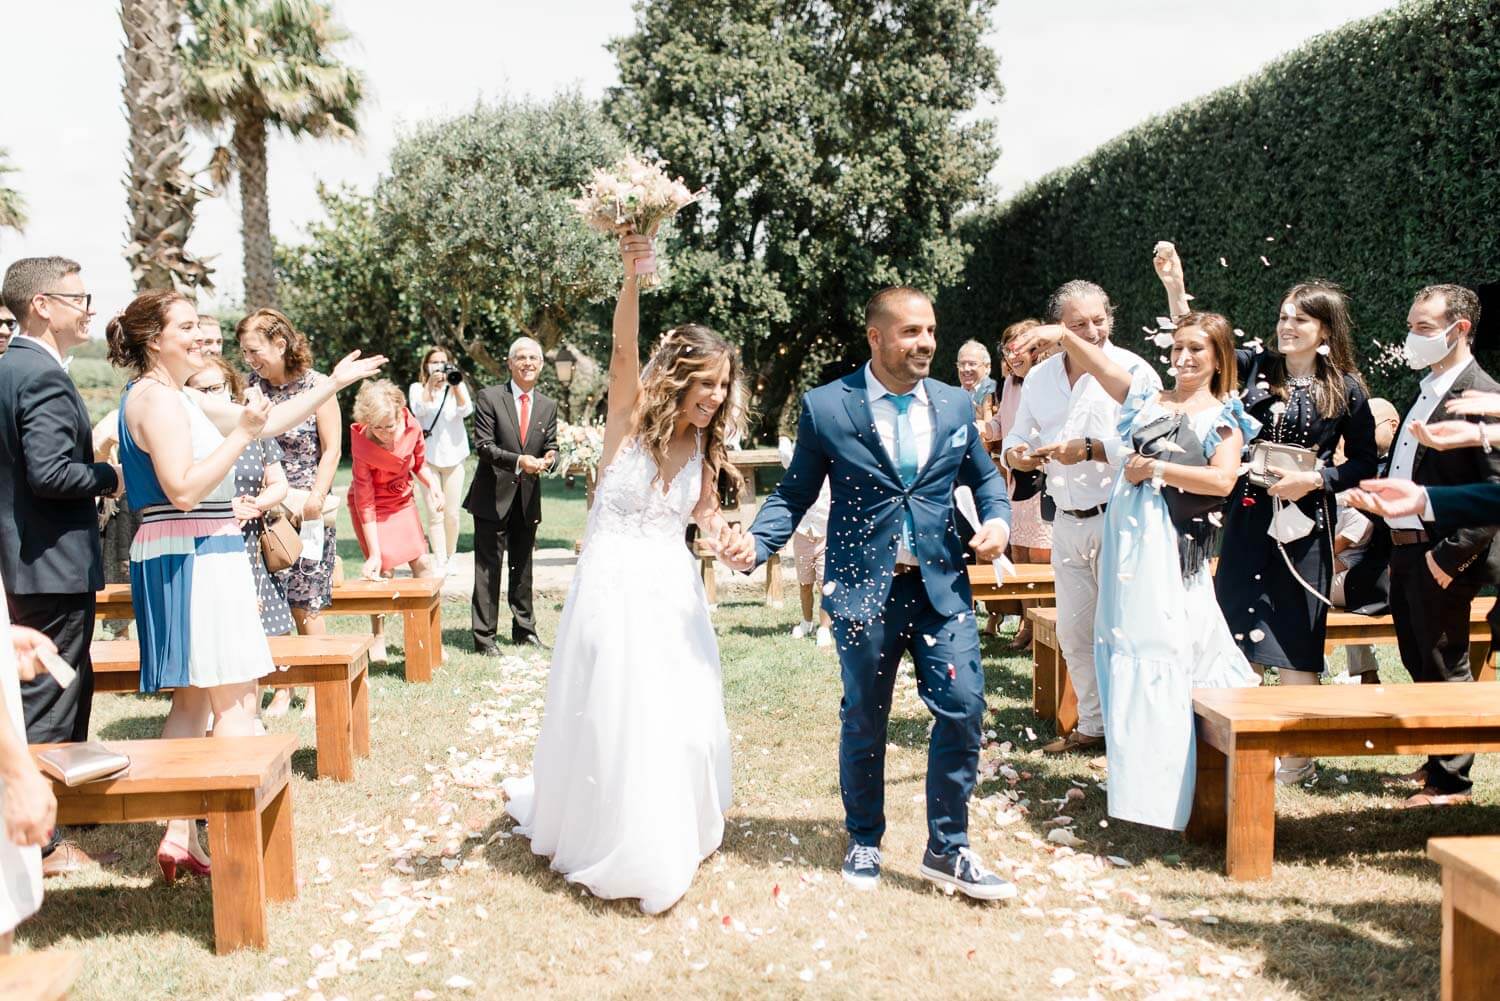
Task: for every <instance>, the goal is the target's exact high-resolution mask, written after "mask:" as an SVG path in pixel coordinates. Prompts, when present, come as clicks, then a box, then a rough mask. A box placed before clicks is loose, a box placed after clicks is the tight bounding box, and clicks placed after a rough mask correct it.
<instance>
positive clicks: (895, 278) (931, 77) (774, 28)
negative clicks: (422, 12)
mask: <svg viewBox="0 0 1500 1001" xmlns="http://www.w3.org/2000/svg"><path fill="white" fill-rule="evenodd" d="M993 5H994V0H879V2H875V3H871V2H868V0H794V2H790V3H788V2H786V0H649V2H640V3H638V4H637V6H636V30H635V33H634V34H632V35H630V36H628V37H625V38H622V39H618V40H616V41H615V42H614V43H613V44H612V50H613V52H614V53H615V56H616V58H617V60H618V62H619V68H620V80H621V83H620V86H619V87H617V88H614V89H613V90H611V91H610V93H609V96H608V99H607V101H606V108H607V110H608V111H609V113H610V116H611V118H613V119H614V121H615V122H616V123H617V124H618V125H619V127H620V128H621V130H622V131H623V132H624V134H625V137H626V139H627V140H628V141H629V142H630V143H631V144H632V145H633V146H634V147H635V148H644V149H645V150H646V151H649V152H652V153H655V154H656V155H658V156H660V157H662V158H664V159H666V160H667V161H669V162H670V164H671V169H672V170H673V171H674V172H675V173H681V174H682V175H683V177H684V179H685V180H686V181H687V183H688V184H689V186H691V187H693V188H697V187H699V186H703V187H706V188H707V189H708V194H709V198H708V199H707V201H706V202H705V203H703V204H701V205H700V206H695V207H692V208H689V209H688V210H686V211H685V212H684V213H683V215H682V216H681V217H679V225H678V233H679V237H678V240H677V243H678V244H679V245H680V246H678V247H675V248H670V249H669V251H668V256H669V259H670V261H671V263H672V264H674V265H676V270H677V274H676V278H675V280H674V281H672V282H671V283H670V284H669V285H668V286H667V287H665V288H664V289H663V290H662V292H661V293H659V294H658V295H656V296H653V297H650V298H649V299H648V301H647V303H646V305H645V306H644V308H645V310H646V321H645V322H653V321H654V322H656V323H658V324H660V325H661V326H667V325H670V323H672V322H678V321H680V320H684V319H688V318H691V319H695V320H701V321H703V322H706V323H709V324H710V325H712V326H714V327H715V328H716V329H718V330H720V331H721V332H723V333H725V334H726V335H727V336H729V337H731V338H732V339H734V340H736V341H737V342H738V343H739V344H740V347H741V350H742V353H743V356H744V360H745V364H746V371H747V373H748V375H749V377H750V379H751V381H752V383H753V388H754V389H755V390H756V392H757V393H758V395H759V401H758V404H759V410H760V411H761V413H762V415H763V419H764V420H765V422H766V424H768V425H773V424H774V423H775V422H776V420H777V418H778V417H779V414H780V411H781V409H782V408H783V406H784V405H785V404H786V402H787V401H788V399H789V397H790V396H791V394H792V393H793V391H794V390H795V389H796V388H797V387H798V385H799V383H800V382H801V380H802V379H803V378H807V377H810V375H811V374H812V373H815V372H816V371H817V369H818V367H819V366H820V365H821V364H822V363H823V362H826V361H828V360H831V359H833V358H839V357H845V356H858V353H859V352H860V351H862V350H863V348H862V345H863V343H864V335H863V320H862V309H863V305H864V301H865V300H866V299H867V298H868V297H869V296H870V294H871V293H873V292H874V291H875V290H877V289H878V288H880V287H882V286H885V285H890V284H896V283H905V284H911V285H915V286H918V287H920V288H924V289H928V290H930V291H931V292H933V293H936V291H937V289H938V288H939V287H941V286H943V285H946V284H949V283H950V282H951V281H952V280H953V279H954V278H955V277H956V276H957V275H958V274H959V273H960V271H961V269H962V268H963V265H964V261H965V256H966V253H967V248H966V247H965V245H964V244H963V242H962V240H961V239H960V238H959V236H958V234H957V232H956V229H955V225H954V220H955V216H956V215H957V214H958V212H959V211H960V210H961V209H963V208H965V207H967V206H969V205H971V204H973V203H974V202H976V201H978V200H980V199H981V198H982V197H983V196H984V194H985V191H986V189H985V181H984V178H985V175H986V174H987V173H988V171H989V169H990V167H991V166H992V165H993V163H994V161H995V157H996V149H995V146H994V142H993V138H992V132H993V130H992V127H991V125H990V123H988V122H983V121H979V122H976V121H972V120H971V119H972V114H971V113H972V112H973V110H974V107H975V105H976V102H977V101H978V100H979V99H980V98H981V97H983V96H996V95H998V92H999V81H998V77H997V75H996V58H995V55H994V53H993V52H992V51H991V50H990V49H989V48H988V47H987V46H986V45H985V44H984V40H983V36H984V32H985V30H986V28H987V26H988V23H989V13H990V11H991V9H992V7H993Z"/></svg>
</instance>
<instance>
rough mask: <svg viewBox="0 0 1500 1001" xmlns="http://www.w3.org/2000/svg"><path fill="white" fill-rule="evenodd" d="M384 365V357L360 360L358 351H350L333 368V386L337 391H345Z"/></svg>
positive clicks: (377, 356) (372, 356)
mask: <svg viewBox="0 0 1500 1001" xmlns="http://www.w3.org/2000/svg"><path fill="white" fill-rule="evenodd" d="M384 364H385V355H371V356H370V357H368V358H361V357H360V356H359V351H358V350H355V351H350V352H349V353H348V354H346V355H344V357H343V358H341V359H340V360H339V363H338V364H337V365H335V366H334V367H333V374H332V379H333V384H334V385H335V386H336V387H338V388H339V389H345V388H347V387H349V386H352V385H354V384H355V383H356V382H358V381H360V380H361V379H368V378H370V377H371V376H372V375H375V374H376V373H378V372H379V371H380V367H381V366H382V365H384Z"/></svg>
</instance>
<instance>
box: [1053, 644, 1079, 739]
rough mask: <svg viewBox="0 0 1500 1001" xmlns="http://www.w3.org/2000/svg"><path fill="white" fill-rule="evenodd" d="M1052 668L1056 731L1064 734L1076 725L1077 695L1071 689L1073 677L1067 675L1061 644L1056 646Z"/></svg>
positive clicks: (1066, 661)
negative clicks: (1054, 678)
mask: <svg viewBox="0 0 1500 1001" xmlns="http://www.w3.org/2000/svg"><path fill="white" fill-rule="evenodd" d="M1056 665H1057V666H1056V667H1055V668H1054V669H1053V671H1054V674H1055V676H1056V678H1057V680H1056V681H1054V682H1053V684H1054V686H1055V688H1054V690H1055V691H1056V692H1057V713H1056V716H1055V718H1056V720H1057V732H1058V734H1059V735H1063V736H1066V735H1067V734H1070V733H1072V732H1073V728H1074V727H1076V726H1077V725H1078V695H1077V693H1075V692H1074V691H1073V679H1071V678H1069V677H1068V659H1067V658H1066V657H1064V656H1063V652H1062V644H1061V643H1059V644H1058V647H1057V662H1056Z"/></svg>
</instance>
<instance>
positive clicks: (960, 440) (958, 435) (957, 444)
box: [948, 424, 969, 448]
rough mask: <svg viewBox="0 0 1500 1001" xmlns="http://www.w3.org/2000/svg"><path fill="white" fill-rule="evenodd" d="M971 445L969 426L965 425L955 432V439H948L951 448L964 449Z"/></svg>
mask: <svg viewBox="0 0 1500 1001" xmlns="http://www.w3.org/2000/svg"><path fill="white" fill-rule="evenodd" d="M968 443H969V425H967V424H965V425H964V426H963V427H961V428H959V429H958V430H957V431H955V432H953V437H951V438H949V439H948V447H949V448H963V447H964V446H965V445H967V444H968Z"/></svg>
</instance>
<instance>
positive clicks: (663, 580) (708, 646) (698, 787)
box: [505, 440, 729, 914]
mask: <svg viewBox="0 0 1500 1001" xmlns="http://www.w3.org/2000/svg"><path fill="white" fill-rule="evenodd" d="M702 466H703V463H702V457H701V455H698V454H694V456H693V458H692V459H691V460H689V461H688V463H687V464H686V465H685V466H684V467H683V469H682V470H681V471H680V472H679V473H678V474H677V476H676V477H675V478H674V479H673V481H672V482H671V483H670V484H668V485H666V490H665V493H663V485H662V484H661V483H658V482H654V481H655V480H656V476H657V466H656V463H655V462H654V461H653V460H652V459H651V457H650V455H649V454H647V453H646V452H645V451H644V450H643V449H642V448H641V447H640V446H639V444H638V443H637V442H636V441H634V440H631V441H628V442H626V443H625V444H624V445H623V446H621V449H620V451H619V453H618V455H617V456H616V457H615V459H614V461H613V462H612V463H611V464H610V465H609V467H608V468H607V469H606V470H605V471H604V472H603V473H602V474H601V476H600V479H599V485H598V488H597V490H596V491H595V494H594V506H593V508H592V510H591V511H590V513H589V522H588V529H587V531H586V532H585V534H584V545H583V555H582V557H581V558H580V559H579V561H578V568H577V571H576V572H575V574H574V577H573V584H572V587H571V588H570V589H569V591H568V599H567V603H566V605H564V607H563V614H562V622H561V623H560V624H559V626H558V630H557V642H556V644H555V645H554V647H553V653H552V673H551V677H550V679H549V681H548V685H547V703H546V711H545V716H544V718H543V720H542V732H541V736H540V737H539V738H538V739H537V746H536V752H535V756H534V758H533V762H532V772H533V773H532V775H530V776H527V777H526V778H522V779H507V780H506V782H505V791H506V794H507V795H508V796H509V802H508V804H507V806H506V809H507V811H508V812H509V813H510V815H511V816H513V817H514V818H515V819H516V822H517V831H518V833H521V834H523V835H525V836H527V837H529V838H530V839H531V849H532V851H534V852H536V853H537V854H538V855H548V856H551V858H552V868H553V869H555V870H557V871H558V872H560V873H562V874H563V875H565V876H566V877H567V878H568V879H569V880H570V881H572V882H575V883H579V884H581V885H583V886H586V887H587V888H588V889H589V891H590V892H592V893H593V894H594V895H595V896H599V897H607V898H621V897H623V898H637V899H639V900H640V902H641V909H642V910H644V911H645V912H647V913H648V914H655V913H659V912H661V911H664V910H666V909H667V908H669V907H671V906H672V905H673V904H675V903H676V902H677V901H678V900H679V899H680V898H681V897H682V895H683V894H684V893H686V892H687V888H688V886H689V885H690V884H691V883H692V881H693V874H694V873H695V872H696V871H697V868H698V864H699V863H700V862H701V861H702V860H703V859H705V858H707V857H708V856H709V855H711V854H713V852H714V851H715V850H717V848H718V847H719V843H720V841H721V840H723V836H724V814H725V812H726V811H727V810H728V809H729V728H728V725H727V724H726V723H725V720H724V700H723V691H722V680H721V676H720V671H719V648H718V643H717V641H716V640H715V638H714V632H713V625H712V623H711V622H710V621H709V617H708V604H707V601H706V599H705V597H704V593H703V583H702V581H701V580H700V579H699V577H698V573H697V563H696V562H695V561H694V559H693V557H692V555H691V553H689V551H688V549H687V547H686V545H685V544H684V542H683V532H684V530H685V528H686V527H687V524H688V521H689V519H690V517H691V515H692V510H693V507H694V506H695V505H696V504H697V502H698V493H699V489H700V487H701V485H702Z"/></svg>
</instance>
